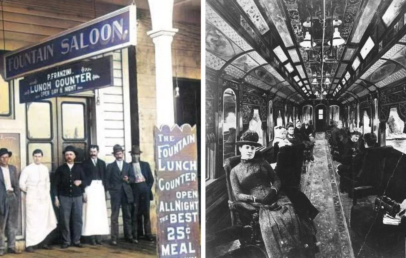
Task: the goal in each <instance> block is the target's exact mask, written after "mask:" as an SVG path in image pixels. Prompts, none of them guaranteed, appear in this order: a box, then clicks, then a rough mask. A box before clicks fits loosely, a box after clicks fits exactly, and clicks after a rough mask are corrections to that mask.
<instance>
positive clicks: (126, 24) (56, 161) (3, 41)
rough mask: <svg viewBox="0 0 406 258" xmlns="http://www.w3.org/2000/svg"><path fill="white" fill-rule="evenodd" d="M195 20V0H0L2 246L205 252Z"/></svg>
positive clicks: (28, 250)
mask: <svg viewBox="0 0 406 258" xmlns="http://www.w3.org/2000/svg"><path fill="white" fill-rule="evenodd" d="M200 31H201V1H200V0H36V1H32V0H1V1H0V57H1V59H2V62H0V63H1V65H0V71H1V72H0V75H1V76H0V77H1V78H0V256H3V255H4V256H6V257H11V256H13V254H18V256H19V257H58V258H61V257H72V258H73V257H123V258H124V257H168V258H173V257H194V258H197V257H201V251H200V235H201V225H200V203H201V202H200V196H201V195H200V187H199V186H200V182H201V180H200V178H201V169H200V162H199V160H198V157H199V155H200V154H199V153H200V146H201V145H200V123H201V114H200V109H201V107H200V103H201V102H200V98H201V94H200V92H201V86H200V80H201V33H200ZM14 256H16V257H17V255H14Z"/></svg>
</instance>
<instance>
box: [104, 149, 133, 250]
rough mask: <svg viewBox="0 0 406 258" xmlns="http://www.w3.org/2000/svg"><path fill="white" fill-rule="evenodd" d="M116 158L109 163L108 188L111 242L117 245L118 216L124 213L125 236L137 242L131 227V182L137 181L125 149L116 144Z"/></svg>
mask: <svg viewBox="0 0 406 258" xmlns="http://www.w3.org/2000/svg"><path fill="white" fill-rule="evenodd" d="M113 155H114V157H115V158H116V160H115V161H114V162H113V163H110V164H108V165H107V170H106V189H107V190H108V191H109V193H110V203H111V244H112V245H117V238H118V216H119V213H120V206H121V211H122V214H123V224H124V236H125V238H126V240H127V241H128V242H130V243H135V242H136V241H135V239H134V237H133V234H132V232H133V230H132V227H131V209H132V207H131V206H132V205H133V202H134V197H133V193H132V190H131V186H130V183H134V182H135V176H134V170H133V167H132V166H130V164H128V163H126V162H125V161H124V149H123V148H122V147H121V146H120V145H118V144H116V145H114V147H113Z"/></svg>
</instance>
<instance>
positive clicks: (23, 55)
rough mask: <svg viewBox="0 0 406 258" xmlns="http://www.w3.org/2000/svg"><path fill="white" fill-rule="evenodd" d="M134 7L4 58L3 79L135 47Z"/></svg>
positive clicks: (8, 54)
mask: <svg viewBox="0 0 406 258" xmlns="http://www.w3.org/2000/svg"><path fill="white" fill-rule="evenodd" d="M136 26H137V25H136V8H135V6H134V5H131V6H128V7H125V8H123V9H120V10H118V11H115V12H113V13H110V14H107V15H105V16H102V17H99V18H97V19H95V20H92V21H89V22H87V23H84V24H82V25H80V26H78V27H75V28H72V29H70V30H67V31H65V32H63V33H61V34H58V35H56V36H53V37H50V38H48V39H45V40H44V41H43V42H41V43H39V44H36V45H34V46H30V47H26V48H23V49H21V50H16V51H14V52H11V53H7V54H6V55H5V56H4V60H3V61H4V67H5V79H6V80H9V79H12V78H17V77H22V76H24V75H25V74H28V73H32V72H34V71H38V70H40V69H44V68H49V67H52V66H56V65H60V64H63V63H66V62H68V61H69V62H70V61H73V60H79V59H84V58H86V57H89V56H94V55H98V54H101V53H105V52H110V51H113V50H115V49H120V48H124V47H128V46H130V45H136V33H137V27H136Z"/></svg>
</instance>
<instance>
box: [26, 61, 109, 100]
mask: <svg viewBox="0 0 406 258" xmlns="http://www.w3.org/2000/svg"><path fill="white" fill-rule="evenodd" d="M112 62H113V58H112V56H106V57H102V58H99V59H95V60H91V61H82V62H77V63H73V64H68V65H65V66H59V67H56V68H53V69H48V70H46V71H44V72H41V73H35V74H33V75H30V76H27V77H25V78H24V79H23V80H21V81H20V103H27V102H33V101H38V100H41V99H47V98H53V97H57V96H62V95H66V94H72V93H78V92H82V91H87V90H92V89H96V88H102V87H107V86H110V85H112V84H113V69H112Z"/></svg>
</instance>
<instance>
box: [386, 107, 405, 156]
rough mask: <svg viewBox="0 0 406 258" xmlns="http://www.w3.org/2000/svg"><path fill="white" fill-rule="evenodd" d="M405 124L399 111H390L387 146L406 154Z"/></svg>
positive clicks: (394, 109)
mask: <svg viewBox="0 0 406 258" xmlns="http://www.w3.org/2000/svg"><path fill="white" fill-rule="evenodd" d="M404 128H405V122H404V121H402V119H401V118H400V117H399V114H398V109H397V108H396V107H393V108H391V109H390V113H389V118H388V121H387V122H386V145H390V146H393V148H395V149H397V150H399V151H401V152H405V153H406V134H405V133H404Z"/></svg>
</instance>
